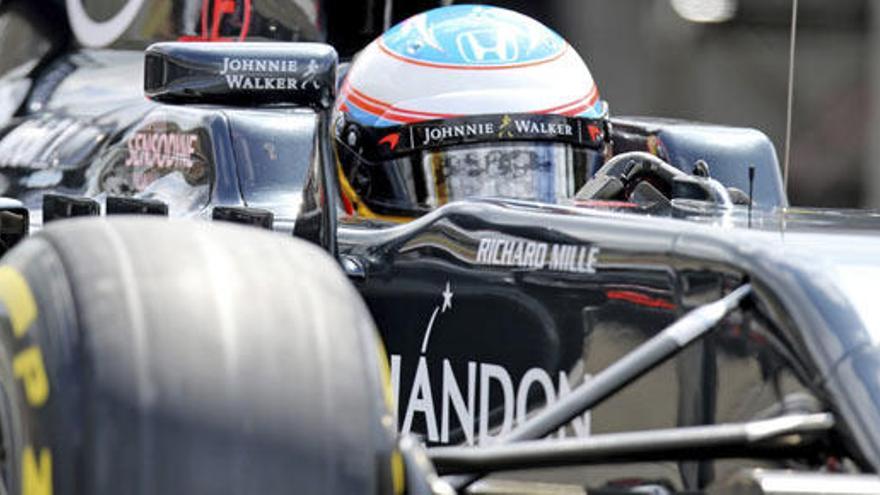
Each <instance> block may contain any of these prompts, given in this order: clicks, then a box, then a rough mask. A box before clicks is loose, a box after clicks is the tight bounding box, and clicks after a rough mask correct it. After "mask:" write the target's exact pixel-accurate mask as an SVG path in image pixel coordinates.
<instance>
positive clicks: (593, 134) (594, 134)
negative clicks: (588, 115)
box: [587, 125, 602, 141]
mask: <svg viewBox="0 0 880 495" xmlns="http://www.w3.org/2000/svg"><path fill="white" fill-rule="evenodd" d="M587 131H589V133H590V141H598V140H599V138H601V137H602V129H599V126H595V125H591V126H587Z"/></svg>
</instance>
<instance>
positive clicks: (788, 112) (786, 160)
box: [782, 0, 798, 197]
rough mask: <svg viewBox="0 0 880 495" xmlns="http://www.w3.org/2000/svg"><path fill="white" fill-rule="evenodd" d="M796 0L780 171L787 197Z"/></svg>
mask: <svg viewBox="0 0 880 495" xmlns="http://www.w3.org/2000/svg"><path fill="white" fill-rule="evenodd" d="M797 11H798V0H792V3H791V39H790V41H789V47H788V107H787V110H786V116H785V158H784V162H783V163H784V165H783V169H782V170H783V172H782V184H783V191H785V195H786V197H788V167H789V162H790V159H791V109H792V107H793V106H794V47H795V41H796V38H797Z"/></svg>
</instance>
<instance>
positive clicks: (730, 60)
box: [0, 0, 880, 208]
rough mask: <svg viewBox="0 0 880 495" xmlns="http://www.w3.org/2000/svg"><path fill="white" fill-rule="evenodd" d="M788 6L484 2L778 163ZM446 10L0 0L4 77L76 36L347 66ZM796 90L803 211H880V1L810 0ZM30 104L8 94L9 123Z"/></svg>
mask: <svg viewBox="0 0 880 495" xmlns="http://www.w3.org/2000/svg"><path fill="white" fill-rule="evenodd" d="M792 1H793V0H540V1H538V0H494V1H485V2H482V3H488V4H494V5H499V6H503V7H508V8H512V9H514V10H518V11H520V12H523V13H525V14H527V15H530V16H532V17H535V18H537V19H538V20H540V21H542V22H544V23H545V24H547V25H549V26H550V27H552V28H554V29H555V30H556V31H558V32H559V33H560V34H562V35H563V36H564V37H565V38H567V39H568V40H569V42H570V43H571V44H572V45H573V46H574V47H575V48H576V49H577V50H578V51H579V52H580V53H581V55H582V56H583V57H584V58H585V59H586V61H587V63H588V65H589V67H590V69H591V71H592V73H593V76H594V78H595V79H596V81H597V83H598V84H599V88H600V92H601V94H602V96H603V97H604V98H605V99H606V100H607V101H608V102H609V103H610V105H611V112H612V114H613V115H617V116H626V115H650V116H662V117H670V118H678V119H689V120H696V121H704V122H711V123H718V124H726V125H733V126H747V127H754V128H757V129H759V130H761V131H763V132H765V133H766V134H767V135H768V136H770V138H771V139H772V140H773V142H774V143H775V145H776V149H777V153H778V156H779V160H780V163H782V160H783V156H784V154H783V150H784V139H785V121H786V98H787V78H788V55H789V32H790V21H791V8H792ZM448 3H452V0H0V14H4V13H5V14H12V15H0V81H2V80H3V79H4V78H6V79H8V78H10V77H13V76H15V75H16V74H18V75H19V76H20V75H21V74H25V73H27V72H28V71H31V70H32V69H33V67H34V65H33V64H35V63H37V61H39V60H40V57H43V59H45V58H47V57H48V55H50V54H51V52H52V50H54V49H55V48H53V47H55V46H64V47H69V46H70V45H71V44H72V45H73V46H74V47H75V45H76V43H77V42H78V43H80V44H83V45H88V46H100V47H103V46H112V47H117V48H132V49H142V48H143V47H145V46H146V45H147V44H148V43H149V42H152V41H157V40H163V39H164V40H167V39H187V40H206V39H278V40H323V41H329V42H330V43H332V44H333V45H334V46H336V47H337V49H338V50H339V52H340V53H341V54H342V55H343V56H348V57H350V56H351V55H353V54H354V53H356V51H357V50H359V49H360V48H362V47H363V46H364V45H366V44H367V43H368V42H370V41H371V40H372V39H373V38H375V37H376V36H378V35H379V34H380V33H381V32H382V31H383V30H384V29H385V28H386V27H387V26H389V25H391V24H392V23H395V22H398V21H400V20H402V19H405V18H406V17H409V16H410V15H413V14H415V13H417V12H420V11H422V10H425V9H428V8H432V7H436V6H439V5H441V4H448ZM456 3H458V0H456ZM469 3H481V2H480V0H469ZM16 10H20V11H21V12H22V14H21V15H16ZM28 12H29V13H30V14H28ZM245 14H247V15H245ZM251 14H252V15H251ZM245 18H247V19H248V22H247V23H245V22H244V21H243V19H245ZM77 19H78V20H79V21H78V24H79V29H77V26H75V25H74V24H77V22H75V21H76V20H77ZM200 19H201V21H200ZM68 21H70V22H68ZM117 24H118V25H119V27H120V30H118V31H117V30H115V27H114V26H115V25H117ZM71 25H73V29H72V31H73V33H72V35H71V32H70V31H71V30H70V28H69V26H71ZM29 29H30V30H31V31H34V33H36V34H31V33H29V31H28V30H29ZM41 30H42V33H37V31H41ZM31 38H33V39H34V40H35V41H34V42H32V43H31V42H21V41H20V40H27V39H31ZM49 39H55V40H56V41H57V40H60V41H57V43H56V42H52V43H49V42H48V41H46V40H49ZM10 40H19V41H17V42H12V41H10ZM68 40H73V41H72V42H71V43H68ZM41 43H42V44H41ZM43 45H45V46H43ZM34 52H37V53H36V55H35V54H34ZM37 55H39V56H37ZM21 84H22V85H21V88H24V87H25V86H24V85H25V84H26V81H22V82H21ZM7 87H8V88H13V89H15V88H18V87H19V86H16V85H7ZM7 92H8V91H7ZM20 92H21V93H22V94H25V93H26V91H25V89H22V90H21V91H20ZM794 94H795V99H794V112H793V140H792V148H791V174H790V178H789V197H790V198H791V202H792V204H794V205H810V206H829V207H831V206H834V207H873V208H880V166H878V165H876V164H875V161H876V159H875V157H876V156H878V155H880V144H878V141H880V140H878V139H877V138H876V137H878V136H880V97H878V95H880V1H874V2H870V1H868V0H840V1H827V0H800V8H799V22H798V34H797V56H796V64H795V89H794ZM21 100H22V96H21V95H17V94H11V95H4V94H0V121H3V120H4V117H3V115H6V116H7V117H8V116H9V115H12V113H13V112H14V111H15V109H16V108H17V106H16V105H18V104H19V103H20V102H21ZM4 101H6V102H11V103H4ZM7 107H8V108H7Z"/></svg>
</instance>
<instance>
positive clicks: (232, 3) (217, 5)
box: [177, 0, 251, 41]
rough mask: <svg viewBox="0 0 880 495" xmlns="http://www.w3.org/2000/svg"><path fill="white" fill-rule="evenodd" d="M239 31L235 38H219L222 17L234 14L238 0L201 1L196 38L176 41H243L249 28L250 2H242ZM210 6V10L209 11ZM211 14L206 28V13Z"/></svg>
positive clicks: (184, 37) (188, 36)
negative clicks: (199, 25) (199, 27)
mask: <svg viewBox="0 0 880 495" xmlns="http://www.w3.org/2000/svg"><path fill="white" fill-rule="evenodd" d="M242 1H243V5H242V11H241V16H242V19H241V31H240V32H239V34H238V36H237V37H232V38H231V37H224V36H220V27H221V25H222V22H223V17H224V16H228V15H232V14H235V11H236V9H237V8H238V4H239V0H202V14H201V32H200V33H199V34H198V35H196V36H190V35H187V36H180V37H179V38H177V40H178V41H235V40H237V41H244V39H245V38H247V34H248V31H249V30H250V27H251V0H242ZM209 5H210V7H211V8H210V9H209ZM209 10H210V12H211V26H210V28H209V27H208V11H209Z"/></svg>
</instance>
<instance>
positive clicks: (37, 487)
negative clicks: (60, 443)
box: [21, 446, 52, 495]
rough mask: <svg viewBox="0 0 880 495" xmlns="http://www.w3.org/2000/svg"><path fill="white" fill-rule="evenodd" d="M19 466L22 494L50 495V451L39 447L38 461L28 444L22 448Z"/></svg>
mask: <svg viewBox="0 0 880 495" xmlns="http://www.w3.org/2000/svg"><path fill="white" fill-rule="evenodd" d="M23 457H24V459H22V461H23V462H22V466H21V471H22V472H21V474H22V477H21V488H22V489H21V493H22V495H52V453H51V452H50V451H49V449H46V448H43V449H40V461H39V462H37V457H36V456H35V455H34V449H33V448H32V447H30V446H28V447H25V448H24V456H23Z"/></svg>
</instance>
